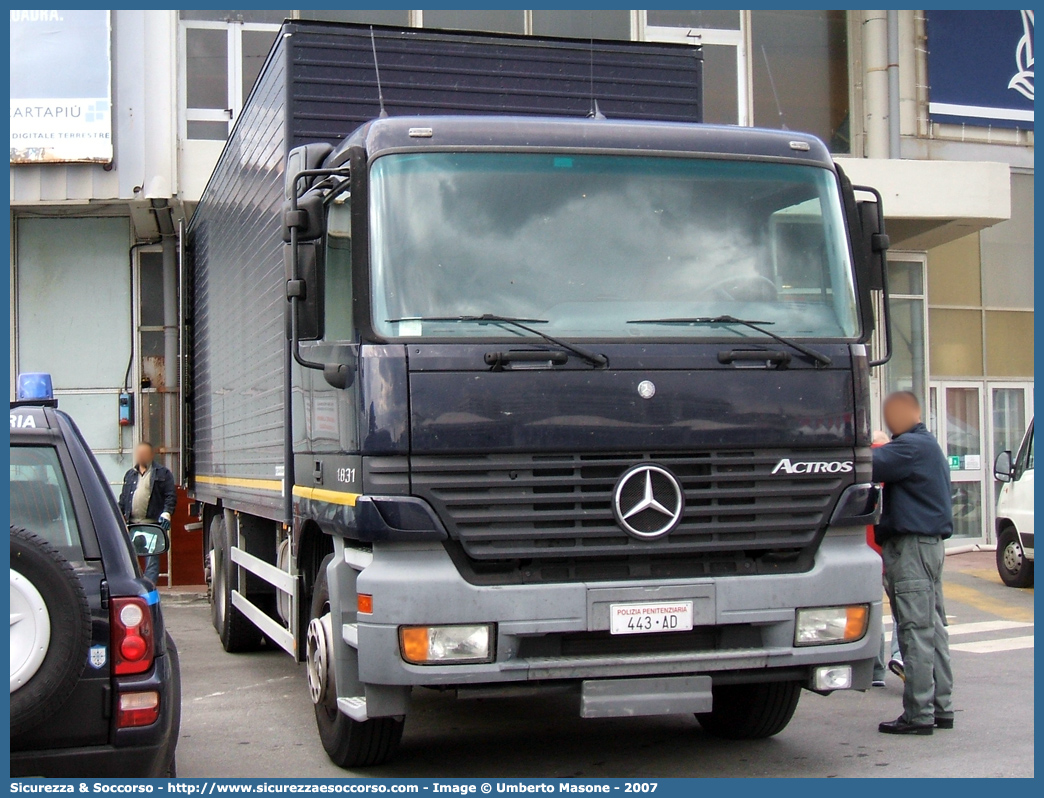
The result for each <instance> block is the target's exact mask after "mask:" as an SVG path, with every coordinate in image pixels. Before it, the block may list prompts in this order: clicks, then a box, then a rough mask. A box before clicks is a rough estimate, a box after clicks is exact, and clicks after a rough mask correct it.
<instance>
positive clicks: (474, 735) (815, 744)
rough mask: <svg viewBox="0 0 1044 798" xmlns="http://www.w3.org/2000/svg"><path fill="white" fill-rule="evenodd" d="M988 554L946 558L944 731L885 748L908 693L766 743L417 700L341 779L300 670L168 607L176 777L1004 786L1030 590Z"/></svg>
mask: <svg viewBox="0 0 1044 798" xmlns="http://www.w3.org/2000/svg"><path fill="white" fill-rule="evenodd" d="M993 556H994V555H993V553H992V552H973V553H968V554H959V555H953V556H950V557H948V558H947V562H946V569H945V580H946V584H945V595H946V600H947V608H946V609H947V613H948V615H949V617H950V624H951V640H950V642H951V647H952V649H953V660H954V678H955V689H954V699H955V704H956V710H957V714H956V722H955V728H954V730H953V731H936V733H935V734H934V735H933V736H931V737H891V736H888V735H883V734H880V733H879V732H878V731H877V724H878V722H879V721H882V720H890V719H892V718H895V717H896V716H898V715H899V714H900V712H901V711H902V705H901V697H902V684H901V682H899V680H898V679H897V678H896V677H894V676H892V675H891V674H889V677H888V683H887V686H886V687H884V688H875V689H873V690H870V691H868V692H865V693H859V692H838V693H834V694H833V695H830V696H819V695H815V694H813V693H809V692H807V691H806V692H804V693H803V694H802V698H801V702H800V704H799V705H798V709H797V712H796V714H795V716H794V719H793V720H792V721H791V723H790V725H789V726H788V727H787V728H786V729H785V730H784V731H783V732H782V733H781V734H779V735H777V736H776V737H774V738H771V739H769V740H760V741H755V742H730V741H723V740H718V739H715V738H713V737H710V736H709V735H707V734H706V733H705V732H704V731H703V730H702V729H700V727H699V725H698V724H697V723H696V720H695V719H694V718H692V717H691V716H671V717H654V718H636V719H615V718H614V719H600V720H584V719H581V718H579V717H577V715H576V712H575V705H574V704H571V703H569V701H567V700H565V699H562V698H556V697H546V698H540V699H528V700H520V699H502V700H492V699H487V700H467V701H458V700H456V699H455V698H452V697H450V696H448V695H443V694H440V693H437V692H434V691H431V690H426V689H418V690H415V691H414V701H413V709H412V712H411V714H410V715H409V717H408V718H407V721H406V731H405V734H404V735H403V740H402V747H401V749H400V752H399V755H398V757H397V758H396V759H395V760H394V761H393V762H391V763H390V764H387V765H383V766H381V767H376V768H367V769H361V770H358V771H354V772H349V771H344V770H341V769H340V768H338V767H336V766H335V765H333V764H332V763H331V762H330V761H329V760H328V759H327V758H326V754H325V753H324V751H323V748H322V745H321V744H320V742H319V737H318V735H317V733H316V730H315V722H314V718H313V712H312V705H311V702H310V701H309V698H308V692H307V687H306V684H305V678H304V671H303V666H301V665H297V664H296V663H294V662H293V661H292V660H291V659H290V657H289V656H287V655H286V654H284V653H283V652H282V651H263V652H258V653H253V654H239V655H234V654H226V653H225V652H224V651H223V650H222V648H221V644H220V642H219V641H218V638H217V635H216V634H215V633H214V630H213V628H212V627H211V625H210V611H209V607H208V606H207V605H206V604H205V603H204V602H203V601H201V600H200V599H199V598H198V597H197V598H195V599H193V594H192V593H191V591H190V592H189V593H187V594H184V593H183V594H181V595H180V596H179V595H169V594H168V595H167V596H165V598H164V613H165V617H166V619H167V624H168V627H169V629H170V631H171V633H172V634H173V636H174V638H175V639H176V640H177V643H178V648H179V650H180V652H181V667H182V679H183V694H184V697H183V708H182V726H181V741H180V743H179V745H178V754H177V758H178V774H179V775H180V776H198V777H221V776H225V777H243V776H246V777H263V776H269V777H292V776H300V777H320V776H329V777H351V776H399V777H444V778H445V777H475V776H479V777H481V776H491V777H492V776H510V777H554V778H560V777H570V776H576V777H587V778H598V777H645V778H649V777H669V776H821V777H839V776H840V777H844V776H888V777H897V776H902V777H907V776H944V777H945V776H954V777H1009V776H1027V777H1031V776H1033V775H1034V770H1033V752H1034V746H1033V736H1034V734H1033V733H1034V728H1033V590H1032V589H1028V590H1017V589H1013V588H1008V587H1005V586H1004V585H1003V584H1001V582H1000V579H999V578H998V577H997V574H996V569H995V567H994V565H993Z"/></svg>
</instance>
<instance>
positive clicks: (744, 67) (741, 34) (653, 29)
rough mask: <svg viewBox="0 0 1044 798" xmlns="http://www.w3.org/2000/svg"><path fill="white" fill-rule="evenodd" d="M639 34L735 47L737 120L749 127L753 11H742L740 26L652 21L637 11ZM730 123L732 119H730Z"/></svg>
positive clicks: (646, 38) (658, 39)
mask: <svg viewBox="0 0 1044 798" xmlns="http://www.w3.org/2000/svg"><path fill="white" fill-rule="evenodd" d="M637 14H638V26H637V27H638V35H637V36H636V37H635V38H637V39H639V40H640V41H646V42H665V43H669V44H688V45H691V46H693V47H696V46H702V45H705V44H706V45H710V46H716V47H735V48H736V117H737V118H736V122H735V124H737V125H739V126H741V127H750V125H751V119H752V118H753V109H752V108H751V107H750V106H751V102H752V95H751V81H752V80H753V75H752V73H751V70H750V67H749V59H748V58H747V52H748V51H749V49H750V12H748V11H740V15H739V24H740V26H739V28H738V29H735V30H728V29H724V28H687V27H669V26H665V25H650V24H649V22H648V19H649V12H648V11H638V12H637ZM730 124H731V123H730Z"/></svg>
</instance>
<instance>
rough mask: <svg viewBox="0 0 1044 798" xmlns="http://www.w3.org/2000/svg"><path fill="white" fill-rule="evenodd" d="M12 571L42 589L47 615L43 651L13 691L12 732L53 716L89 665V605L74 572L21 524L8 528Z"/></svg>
mask: <svg viewBox="0 0 1044 798" xmlns="http://www.w3.org/2000/svg"><path fill="white" fill-rule="evenodd" d="M11 570H12V571H17V572H18V573H19V574H21V575H22V576H23V577H25V578H26V579H27V580H29V581H30V582H31V583H32V584H33V586H34V587H35V588H36V590H37V591H38V592H39V593H40V597H41V598H42V599H43V601H44V603H45V604H46V606H47V613H48V616H49V617H50V624H51V636H50V642H49V644H48V647H47V653H46V655H45V656H44V659H43V662H41V663H40V666H39V668H38V669H37V671H36V673H34V674H33V675H32V677H31V678H30V679H29V681H27V682H26V683H25V684H24V685H22V686H21V687H19V688H18V689H17V690H15V692H13V693H11V736H12V737H14V736H15V735H18V734H21V733H22V732H25V731H27V730H29V729H31V728H33V727H34V726H36V725H38V724H39V723H42V722H43V721H44V720H46V719H47V718H49V717H50V716H51V715H53V714H54V713H55V712H56V711H57V710H58V709H59V708H61V706H62V705H63V704H65V702H66V701H67V700H68V698H69V696H70V695H71V694H72V692H73V690H74V689H75V688H76V683H77V681H78V680H79V678H80V674H82V673H83V669H84V667H85V666H86V665H87V655H88V653H89V651H90V647H91V609H90V606H89V605H88V603H87V593H86V592H85V591H84V589H83V584H82V583H81V582H80V579H79V577H78V576H77V575H76V571H74V570H73V567H72V565H70V564H69V561H68V560H66V559H65V557H63V556H62V554H61V552H59V551H58V549H57V548H55V547H54V546H53V545H52V544H51V543H49V542H48V541H47V540H45V539H44V538H42V537H40V536H39V535H37V534H35V533H33V532H30V531H28V530H26V529H22V528H21V527H15V526H12V527H11Z"/></svg>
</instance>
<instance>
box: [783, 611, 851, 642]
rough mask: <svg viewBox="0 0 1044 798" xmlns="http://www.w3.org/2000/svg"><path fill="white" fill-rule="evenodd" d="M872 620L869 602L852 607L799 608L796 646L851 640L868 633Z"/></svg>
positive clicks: (795, 636) (795, 629)
mask: <svg viewBox="0 0 1044 798" xmlns="http://www.w3.org/2000/svg"><path fill="white" fill-rule="evenodd" d="M869 622H870V605H869V604H855V605H853V606H850V607H810V608H808V609H803V610H798V611H797V624H796V626H795V628H794V645H795V646H821V645H824V644H828V643H851V642H852V641H853V640H859V639H861V638H862V637H863V635H865V634H866V627H867V624H868V623H869Z"/></svg>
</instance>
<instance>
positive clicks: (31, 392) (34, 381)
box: [18, 371, 54, 402]
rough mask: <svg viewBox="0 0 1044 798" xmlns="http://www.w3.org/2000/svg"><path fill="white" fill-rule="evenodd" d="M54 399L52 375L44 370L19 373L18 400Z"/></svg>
mask: <svg viewBox="0 0 1044 798" xmlns="http://www.w3.org/2000/svg"><path fill="white" fill-rule="evenodd" d="M53 399H54V389H53V388H52V387H51V375H50V374H48V373H47V372H44V371H37V372H29V373H26V374H19V375H18V401H19V402H38V401H50V400H53Z"/></svg>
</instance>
